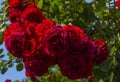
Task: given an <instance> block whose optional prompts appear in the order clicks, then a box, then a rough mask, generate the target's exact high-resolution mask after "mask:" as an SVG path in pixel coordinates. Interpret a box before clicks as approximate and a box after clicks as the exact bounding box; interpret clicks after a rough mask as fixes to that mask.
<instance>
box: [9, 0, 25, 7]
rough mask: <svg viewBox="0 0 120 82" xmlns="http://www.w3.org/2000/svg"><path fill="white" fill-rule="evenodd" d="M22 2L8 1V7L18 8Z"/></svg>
mask: <svg viewBox="0 0 120 82" xmlns="http://www.w3.org/2000/svg"><path fill="white" fill-rule="evenodd" d="M23 2H24V0H9V4H10V7H18V6H20V5H22V3H23Z"/></svg>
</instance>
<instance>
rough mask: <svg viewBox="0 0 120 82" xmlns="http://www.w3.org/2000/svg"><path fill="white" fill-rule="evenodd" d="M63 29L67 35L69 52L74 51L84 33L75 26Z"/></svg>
mask: <svg viewBox="0 0 120 82" xmlns="http://www.w3.org/2000/svg"><path fill="white" fill-rule="evenodd" d="M64 29H65V31H66V33H67V40H68V44H69V45H68V46H69V48H70V50H72V51H73V49H74V50H76V48H77V47H78V44H79V43H80V39H81V38H80V37H82V36H83V35H84V31H83V30H82V29H80V28H79V27H77V26H72V25H66V26H64Z"/></svg>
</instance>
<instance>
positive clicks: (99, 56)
mask: <svg viewBox="0 0 120 82" xmlns="http://www.w3.org/2000/svg"><path fill="white" fill-rule="evenodd" d="M95 47H96V52H95V58H94V61H95V62H96V63H98V64H100V63H102V62H103V61H104V60H105V59H106V58H107V56H108V48H107V45H106V43H105V42H104V40H103V39H96V40H95Z"/></svg>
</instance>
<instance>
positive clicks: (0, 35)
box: [0, 34, 3, 44]
mask: <svg viewBox="0 0 120 82" xmlns="http://www.w3.org/2000/svg"><path fill="white" fill-rule="evenodd" d="M2 40H3V35H2V34H0V44H2V42H3V41H2Z"/></svg>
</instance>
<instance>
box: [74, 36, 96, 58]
mask: <svg viewBox="0 0 120 82" xmlns="http://www.w3.org/2000/svg"><path fill="white" fill-rule="evenodd" d="M78 46H79V47H78V48H77V49H76V50H78V51H79V53H81V54H82V55H84V56H90V57H92V58H93V57H94V53H95V44H94V41H93V40H92V38H91V37H89V36H87V35H84V36H82V37H81V39H80V42H79V43H78Z"/></svg>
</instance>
